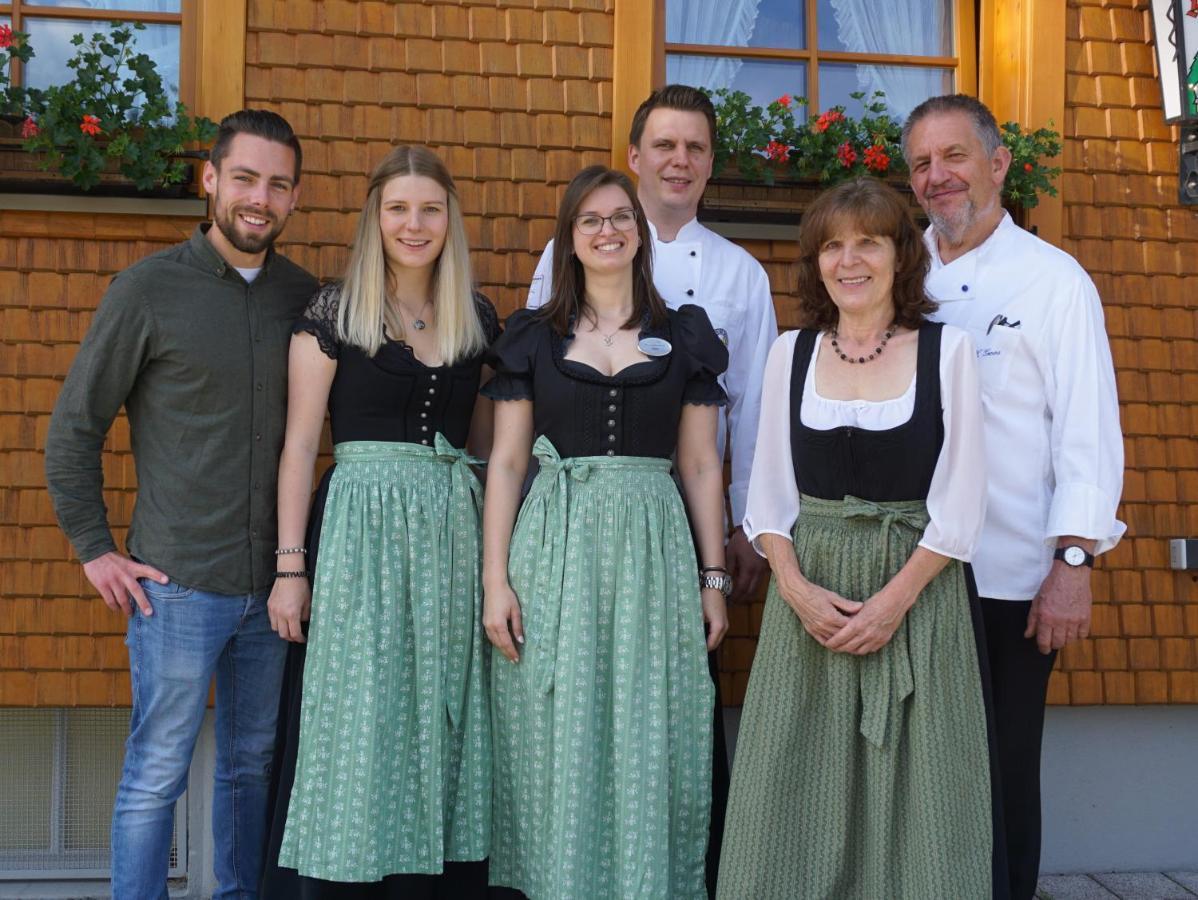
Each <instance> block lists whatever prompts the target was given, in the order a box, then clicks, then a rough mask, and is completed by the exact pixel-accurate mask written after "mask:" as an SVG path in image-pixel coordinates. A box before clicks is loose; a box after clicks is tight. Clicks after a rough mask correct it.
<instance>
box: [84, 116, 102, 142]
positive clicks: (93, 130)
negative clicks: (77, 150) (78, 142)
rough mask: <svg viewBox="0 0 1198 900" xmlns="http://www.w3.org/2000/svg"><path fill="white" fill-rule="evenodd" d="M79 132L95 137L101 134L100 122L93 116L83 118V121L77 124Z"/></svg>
mask: <svg viewBox="0 0 1198 900" xmlns="http://www.w3.org/2000/svg"><path fill="white" fill-rule="evenodd" d="M79 130H80V131H82V132H83V133H84V134H87V135H91V136H92V137H95V136H96V135H97V134H101V133H102V129H101V128H100V120H99V119H97V118H96V117H95V116H84V117H83V121H82V122H80V123H79Z"/></svg>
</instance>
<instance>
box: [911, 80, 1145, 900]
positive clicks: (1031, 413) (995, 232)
mask: <svg viewBox="0 0 1198 900" xmlns="http://www.w3.org/2000/svg"><path fill="white" fill-rule="evenodd" d="M903 155H904V157H905V158H906V160H907V164H908V166H909V167H910V169H911V186H912V188H913V189H914V191H915V197H916V199H917V200H918V201H919V203H920V205H921V206H923V208H924V211H925V212H927V214H928V218H929V219H930V221H931V223H932V224H931V227H930V228H929V229H928V231H927V235H926V237H927V242H928V247H929V249H930V251H931V255H932V267H931V272H930V274H929V276H928V282H927V287H928V293H929V294H931V295H932V297H933V298H934V299H936V300H937V301H939V303H940V309H939V312H938V314H937V317H938V318H939V319H941V320H942V321H945V322H948V323H949V324H952V325H956V326H958V327H961V328H965V329H967V330H968V331H969V332H970V333H971V334H972V335H973V339H974V342H975V343H976V345H977V355H978V369H979V372H980V374H981V380H982V403H983V405H984V408H985V431H986V452H987V466H988V469H989V473H990V485H989V492H988V505H987V511H986V521H985V525H984V527H983V531H982V538H981V544H980V547H979V549H978V551H977V553H976V554H975V555H974V559H973V569H974V574H975V576H976V578H977V585H978V593H979V594H980V595H981V597H982V613H983V617H984V620H985V626H986V640H987V647H986V648H982V649H983V653H982V657H983V658H982V660H981V662H982V665H983V668H985V667H986V664H987V663H988V664H989V669H990V676H991V684H992V686H993V703H994V723H995V737H996V739H997V740H996V744H997V749H998V765H999V769H1000V781H1001V785H1002V804H1001V807H1002V814H1003V816H1004V818H1005V827H1004V829H1003V832H1005V844H1006V854H1007V867H1006V868H1007V874H1008V876H1009V882H1010V889H1011V897H1013V898H1016V900H1026V898H1030V897H1032V896H1033V893H1034V891H1035V888H1036V878H1037V874H1038V870H1039V865H1040V741H1041V735H1042V732H1043V725H1044V704H1045V699H1046V696H1047V691H1048V679H1049V675H1050V673H1051V672H1052V666H1053V662H1054V660H1055V658H1056V654H1057V651H1058V650H1059V649H1060V648H1061V647H1063V646H1064V645H1065V644H1066V643H1067V642H1069V641H1071V640H1077V639H1080V638H1084V637H1086V635H1087V634H1088V633H1089V628H1090V604H1091V594H1090V573H1091V570H1092V568H1093V564H1094V556H1095V555H1096V554H1099V553H1102V552H1104V551H1106V550H1109V549H1111V548H1112V547H1113V546H1115V544H1116V543H1117V542H1118V540H1119V538H1120V536H1121V535H1122V534H1123V531H1124V526H1123V523H1121V522H1119V521H1118V520H1117V519H1116V518H1115V513H1116V507H1117V506H1118V503H1119V495H1120V493H1121V491H1122V488H1123V436H1122V434H1121V432H1120V429H1119V403H1118V399H1117V397H1116V395H1115V372H1114V367H1113V365H1112V363H1111V351H1110V347H1109V344H1108V341H1107V335H1106V330H1105V327H1104V325H1103V316H1102V304H1101V302H1100V301H1099V298H1098V292H1097V290H1096V289H1095V287H1094V283H1093V282H1092V281H1091V280H1090V277H1089V276H1088V275H1087V274H1086V273H1085V271H1084V270H1083V269H1082V268H1081V266H1079V265H1078V264H1077V262H1076V261H1075V260H1074V259H1073V258H1072V257H1071V256H1069V255H1068V254H1066V253H1064V252H1062V251H1060V250H1058V249H1057V248H1056V247H1053V246H1051V245H1050V244H1047V243H1045V242H1044V241H1042V240H1040V239H1039V238H1037V237H1035V236H1034V235H1032V234H1030V233H1029V232H1027V231H1024V230H1023V229H1021V228H1019V227H1018V226H1017V225H1015V223H1014V222H1012V221H1011V218H1010V216H1008V215H1007V214H1006V213H1005V212H1004V211H1003V208H1002V205H1001V201H1000V193H1001V190H1002V185H1003V180H1004V178H1005V177H1006V173H1007V167H1008V166H1009V165H1010V162H1011V154H1010V153H1009V152H1008V151H1007V149H1006V147H1004V146H1003V144H1002V140H1001V136H1000V134H999V131H998V126H997V124H996V123H995V120H994V116H993V115H992V114H991V113H990V111H989V110H988V109H987V108H986V107H985V106H983V105H982V104H981V103H979V102H978V101H977V100H975V99H973V98H972V97H966V96H963V95H959V94H958V95H955V96H945V97H934V98H932V99H931V100H928V101H926V102H924V103H923V104H921V105H920V106H918V107H916V109H915V110H914V111H913V112H912V113H911V116H910V117H909V118H908V119H907V122H906V124H905V126H904V129H903ZM1003 836H1004V835H1003V834H999V835H997V836H996V837H997V840H996V845H997V846H998V847H999V848H1000V852H1001V848H1002V844H1003Z"/></svg>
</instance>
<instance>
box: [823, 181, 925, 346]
mask: <svg viewBox="0 0 1198 900" xmlns="http://www.w3.org/2000/svg"><path fill="white" fill-rule="evenodd" d="M845 229H852V230H854V231H859V232H861V233H862V234H868V235H872V236H874V237H888V238H890V239H891V240H892V241H894V249H895V259H894V287H893V289H892V291H891V299H892V300H893V302H894V321H895V322H896V323H897V324H899V325H902V326H903V327H904V328H918V327H919V326H920V325H921V324H922V323H923V322H924V321H926V319H927V317H928V315H929V314H930V313H932V312H935V310H936V304H935V303H934V302H932V300H931V299H930V298H929V297H928V295H927V292H926V291H925V290H924V280H925V279H926V278H927V275H928V266H929V264H930V260H931V258H930V256H929V255H928V248H927V247H926V246H925V245H924V242H923V235H921V234H920V233H919V229H918V228H916V227H915V221H914V220H913V219H912V218H911V210H910V209H909V208H908V206H907V204H906V203H904V202H903V198H902V197H901V196H900V195H899V193H898V191H896V190H895V189H894V188H892V187H891V186H890V185H888V184H885V183H883V182H881V181H878V180H877V179H875V178H868V177H867V178H856V179H854V180H852V181H846V182H843V183H842V184H838V185H837V186H836V187H834V188H831V189H829V190H827V191H824V192H823V193H822V194H820V195H819V197H817V198H816V200H815V202H814V203H812V204H811V206H810V208H809V209H808V210H807V212H806V213H804V214H803V223H802V230H801V231H800V232H799V316H800V319H801V325H802V327H803V328H820V329H826V328H833V327H835V325H836V323H837V321H838V320H839V318H840V312H839V310H837V308H836V304H834V303H833V302H832V298H831V296H829V294H828V289H827V288H826V287H824V282H823V279H822V278H821V277H820V271H819V253H820V248H822V247H823V245H824V243H825V242H826V241H827V240H829V239H830V238H832V237H834V236H835V235H836V234H837V233H839V232H841V231H844V230H845Z"/></svg>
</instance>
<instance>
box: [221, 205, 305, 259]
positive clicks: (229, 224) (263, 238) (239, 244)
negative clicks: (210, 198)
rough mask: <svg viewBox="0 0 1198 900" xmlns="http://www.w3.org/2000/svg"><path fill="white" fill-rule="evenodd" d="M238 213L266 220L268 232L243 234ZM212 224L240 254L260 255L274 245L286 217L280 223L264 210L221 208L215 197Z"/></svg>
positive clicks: (285, 222) (285, 221)
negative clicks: (214, 211)
mask: <svg viewBox="0 0 1198 900" xmlns="http://www.w3.org/2000/svg"><path fill="white" fill-rule="evenodd" d="M239 212H245V213H246V214H247V215H252V216H254V217H255V218H258V219H266V220H267V221H268V222H270V223H271V228H270V230H269V231H267V232H265V233H263V234H246V233H244V232H243V231H241V229H240V227H239V224H238V218H237V215H238V213H239ZM213 222H214V223H215V225H216V227H217V228H219V229H220V233H221V234H223V235H224V236H225V240H227V241H228V242H229V243H230V244H232V245H233V246H234V247H235V248H237V249H238V250H239V251H241V252H242V253H261V252H262V251H263V250H265V249H267V248H268V247H270V246H271V245H272V244H274V242H275V238H277V237H278V236H279V234H280V233H281V232H282V231H283V226H284V225H286V224H287V217H286V216H284V217H283V219H282V220H281V221H280V220H279V219H276V218H275V216H274V214H273V213H270V212H267V211H265V210H260V209H253V210H249V209H236V208H234V207H231V206H230V207H224V208H222V207H221V205H220V198H219V197H217V198H216V214H215V215H214V216H213Z"/></svg>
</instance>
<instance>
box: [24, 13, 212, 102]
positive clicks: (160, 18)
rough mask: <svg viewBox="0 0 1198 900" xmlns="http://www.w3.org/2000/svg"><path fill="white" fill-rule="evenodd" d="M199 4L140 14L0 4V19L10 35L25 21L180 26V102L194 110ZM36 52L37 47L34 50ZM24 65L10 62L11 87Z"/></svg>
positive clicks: (196, 79)
mask: <svg viewBox="0 0 1198 900" xmlns="http://www.w3.org/2000/svg"><path fill="white" fill-rule="evenodd" d="M198 7H199V0H181V2H180V4H179V12H177V13H165V12H142V11H139V10H123V9H119V10H114V9H90V8H87V7H82V6H42V5H41V4H39V3H37V0H33V2H29V0H0V16H7V17H8V18H9V20H10V21H11V23H12V30H13V31H23V30H24V27H23V22H22V20H23V19H25V18H38V19H58V20H60V21H65V22H72V21H77V22H107V23H112V22H142V23H144V24H146V25H178V26H179V99H180V100H181V101H183V102H184V103H186V104H187V107H188V109H194V108H195V87H196V82H197V81H198V77H197V76H198V75H199V73H198V71H197V66H196V58H197V55H198V53H197V50H198V43H199V41H198V37H199V35H198V28H197V25H198ZM34 49H35V50H36V49H37V48H36V46H35V47H34ZM23 68H24V65H23V64H22V63H21V61H20V60H19V59H14V60H13V61H12V71H11V78H12V83H13V84H14V85H19V84H21V83H22V76H23V75H24V72H23V71H22V69H23Z"/></svg>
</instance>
